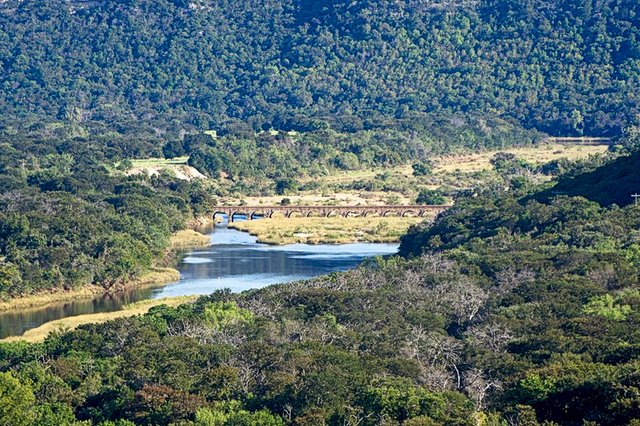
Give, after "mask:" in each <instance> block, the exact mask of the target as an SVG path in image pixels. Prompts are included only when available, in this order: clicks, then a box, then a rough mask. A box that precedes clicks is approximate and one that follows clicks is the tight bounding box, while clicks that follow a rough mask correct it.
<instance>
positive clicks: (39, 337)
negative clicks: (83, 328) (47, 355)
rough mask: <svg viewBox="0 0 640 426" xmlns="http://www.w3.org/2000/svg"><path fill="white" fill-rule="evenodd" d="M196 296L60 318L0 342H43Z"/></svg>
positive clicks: (183, 301) (174, 304)
mask: <svg viewBox="0 0 640 426" xmlns="http://www.w3.org/2000/svg"><path fill="white" fill-rule="evenodd" d="M196 298H197V296H181V297H172V298H168V299H160V300H143V301H141V302H137V303H133V304H131V305H127V306H125V307H124V308H123V309H122V310H120V311H114V312H102V313H98V314H88V315H78V316H75V317H67V318H62V319H59V320H56V321H51V322H48V323H46V324H43V325H41V326H40V327H36V328H32V329H31V330H27V331H26V332H25V333H24V334H23V335H22V336H11V337H7V338H5V339H2V340H0V341H2V342H15V341H18V340H25V341H27V342H31V343H35V342H41V341H43V340H44V339H45V338H46V337H47V336H48V335H49V333H51V332H53V331H59V330H73V329H75V328H76V327H78V326H80V325H82V324H88V323H101V322H107V321H111V320H114V319H116V318H123V317H130V316H134V315H142V314H145V313H147V312H148V311H149V309H151V308H152V307H154V306H159V305H169V306H177V305H181V304H183V303H188V302H191V301H193V300H195V299H196Z"/></svg>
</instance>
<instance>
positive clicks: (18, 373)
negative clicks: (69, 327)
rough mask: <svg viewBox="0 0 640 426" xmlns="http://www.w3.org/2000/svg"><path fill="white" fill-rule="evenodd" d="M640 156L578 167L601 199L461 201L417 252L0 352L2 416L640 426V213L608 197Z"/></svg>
mask: <svg viewBox="0 0 640 426" xmlns="http://www.w3.org/2000/svg"><path fill="white" fill-rule="evenodd" d="M639 163H640V154H634V155H632V156H627V157H620V158H618V159H615V160H613V161H612V162H610V163H607V164H605V165H604V166H603V167H605V169H603V170H606V171H607V172H608V173H607V174H603V175H601V177H602V179H603V180H602V181H601V184H602V188H603V190H602V192H601V193H599V194H594V190H595V189H594V188H593V187H592V186H590V185H589V182H592V180H593V176H594V175H597V174H598V173H599V169H595V170H589V171H586V172H584V173H582V174H580V173H578V172H573V173H570V175H571V176H568V177H567V178H566V179H571V180H572V182H573V185H574V187H575V188H583V189H584V190H586V191H587V192H585V193H584V194H578V193H576V194H571V195H566V194H562V193H556V194H553V195H551V196H550V195H549V194H548V193H547V192H545V191H546V188H543V189H542V191H537V190H533V191H531V190H528V189H525V188H521V189H519V190H517V191H509V192H504V191H503V192H488V193H485V194H483V195H480V196H478V197H475V198H468V199H467V200H466V201H460V202H459V203H458V204H457V205H456V206H455V207H454V208H453V209H451V210H449V211H448V212H446V213H444V214H442V215H441V216H440V217H439V218H438V219H437V220H436V222H435V223H434V224H433V226H426V225H423V226H418V227H416V228H414V229H412V230H411V231H410V232H409V234H408V235H407V236H406V237H405V238H404V239H403V241H402V245H401V253H402V255H403V256H404V257H391V258H388V259H376V260H375V261H372V262H370V263H369V264H366V265H363V266H362V267H360V268H358V269H355V270H352V271H349V272H345V273H335V274H332V275H329V276H325V277H320V278H316V279H312V280H309V281H305V282H296V283H292V284H284V285H277V286H271V287H268V288H266V289H263V290H257V291H250V292H245V293H242V294H231V293H229V292H225V291H220V292H217V293H214V294H212V295H210V296H206V297H202V298H200V299H199V300H198V301H197V302H195V303H192V304H186V305H183V306H180V307H177V308H170V307H166V306H160V307H156V308H152V310H151V311H150V312H149V313H148V314H146V315H144V316H138V317H134V318H127V319H120V320H116V321H112V322H110V323H107V324H101V325H84V326H81V327H80V328H79V329H77V330H75V331H72V332H62V333H54V334H52V335H50V336H49V337H48V338H47V340H46V341H45V342H44V343H41V344H27V343H10V344H9V343H3V344H0V369H1V370H2V372H1V373H0V407H2V409H1V410H0V418H1V419H2V421H3V424H12V425H23V424H25V425H29V424H38V425H58V424H69V425H71V424H100V425H104V426H107V425H109V426H112V425H119V426H125V425H127V426H128V425H133V424H140V425H168V424H181V425H190V424H191V425H208V426H210V425H285V424H295V425H323V424H327V425H379V424H385V425H397V424H404V425H413V426H418V425H421V426H432V425H469V426H471V425H478V424H480V425H491V426H498V425H500V426H502V425H537V424H544V425H548V426H550V425H556V424H560V425H575V426H579V425H638V424H640V397H639V395H640V376H639V371H640V365H639V364H638V356H639V350H640V334H638V330H640V293H639V291H638V280H639V278H640V274H639V271H640V243H639V241H638V237H639V235H638V229H640V208H638V207H637V206H635V205H633V204H630V201H631V198H630V197H629V198H625V199H624V200H622V199H621V200H620V201H619V203H620V204H615V203H613V201H618V200H614V199H612V198H608V192H607V188H610V187H613V186H615V185H616V184H617V181H618V180H617V179H618V178H619V176H621V175H624V176H626V177H627V178H628V181H629V182H633V183H634V184H635V185H638V184H640V167H638V164H639ZM585 168H588V167H587V166H585ZM607 175H611V176H614V177H613V179H610V180H608V179H607ZM560 185H562V182H561V183H559V184H558V186H560ZM583 195H584V196H583ZM613 196H615V194H613ZM592 200H594V201H592Z"/></svg>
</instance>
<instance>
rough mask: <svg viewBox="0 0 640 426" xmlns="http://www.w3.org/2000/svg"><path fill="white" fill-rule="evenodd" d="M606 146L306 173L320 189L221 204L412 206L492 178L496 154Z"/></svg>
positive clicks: (571, 154) (580, 154)
mask: <svg viewBox="0 0 640 426" xmlns="http://www.w3.org/2000/svg"><path fill="white" fill-rule="evenodd" d="M607 149H608V146H606V145H596V146H589V145H567V144H539V145H536V146H531V147H524V148H511V149H504V150H496V151H486V152H482V153H475V154H461V155H450V156H442V157H434V158H433V162H434V169H433V173H432V174H431V175H430V176H422V177H415V176H413V168H412V167H411V165H410V164H405V165H401V166H396V167H389V168H375V169H367V170H353V171H341V172H335V173H333V174H331V175H329V176H306V177H301V178H300V179H299V182H300V183H301V184H302V185H309V184H315V186H316V187H317V188H318V189H315V190H305V191H299V192H297V193H293V194H287V195H277V196H253V197H222V198H220V202H221V204H224V205H238V204H242V203H244V204H248V205H276V204H279V203H280V201H281V200H282V199H283V198H288V199H289V200H290V202H291V204H293V205H336V206H338V205H342V206H344V205H385V204H413V203H414V202H415V197H416V194H417V191H418V188H419V187H426V188H430V189H436V188H440V187H449V188H468V187H473V186H474V185H476V184H478V183H480V182H486V181H488V180H490V179H491V174H492V173H493V174H495V172H494V170H493V166H492V164H491V159H492V158H493V156H494V155H495V154H496V153H498V152H509V153H513V154H515V155H516V156H517V157H519V158H521V159H523V160H525V161H527V162H529V163H531V164H535V165H539V164H544V163H547V162H549V161H553V160H558V159H561V158H566V159H569V160H578V159H582V158H587V157H589V156H591V155H597V154H602V153H604V152H606V151H607ZM495 177H497V175H496V176H495ZM354 188H362V189H354Z"/></svg>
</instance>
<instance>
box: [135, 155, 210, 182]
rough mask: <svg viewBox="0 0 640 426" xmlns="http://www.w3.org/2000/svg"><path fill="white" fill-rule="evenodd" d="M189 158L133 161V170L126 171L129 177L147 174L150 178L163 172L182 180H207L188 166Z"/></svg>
mask: <svg viewBox="0 0 640 426" xmlns="http://www.w3.org/2000/svg"><path fill="white" fill-rule="evenodd" d="M188 159H189V157H177V158H172V159H170V160H166V159H164V158H147V159H143V160H132V161H131V164H132V166H131V168H130V169H128V170H127V171H126V174H127V175H128V176H131V175H138V174H147V175H149V176H156V175H159V174H160V173H161V172H168V173H171V174H173V175H174V176H175V177H176V178H178V179H182V180H193V179H206V176H205V175H203V174H202V173H200V172H199V171H198V170H196V169H195V168H193V167H191V166H189V165H187V160H188Z"/></svg>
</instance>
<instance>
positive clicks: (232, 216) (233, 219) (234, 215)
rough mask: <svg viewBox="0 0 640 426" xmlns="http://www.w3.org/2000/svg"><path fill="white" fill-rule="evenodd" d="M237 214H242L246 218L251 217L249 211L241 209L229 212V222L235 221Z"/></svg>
mask: <svg viewBox="0 0 640 426" xmlns="http://www.w3.org/2000/svg"><path fill="white" fill-rule="evenodd" d="M238 216H244V217H245V218H246V220H250V219H251V213H247V212H244V211H242V210H238V211H235V212H232V213H231V217H230V218H229V219H230V220H229V222H235V221H236V219H237V217H238Z"/></svg>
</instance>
